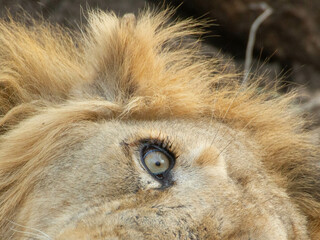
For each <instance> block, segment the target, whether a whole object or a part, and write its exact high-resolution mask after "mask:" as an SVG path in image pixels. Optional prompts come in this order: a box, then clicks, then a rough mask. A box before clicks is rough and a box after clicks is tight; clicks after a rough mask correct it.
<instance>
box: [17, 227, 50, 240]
mask: <svg viewBox="0 0 320 240" xmlns="http://www.w3.org/2000/svg"><path fill="white" fill-rule="evenodd" d="M11 230H12V231H14V232H16V233H22V234H24V235H30V236H33V237H36V238H39V239H45V240H52V239H51V238H47V237H46V236H44V235H41V234H37V233H33V232H27V231H20V230H17V229H14V228H11Z"/></svg>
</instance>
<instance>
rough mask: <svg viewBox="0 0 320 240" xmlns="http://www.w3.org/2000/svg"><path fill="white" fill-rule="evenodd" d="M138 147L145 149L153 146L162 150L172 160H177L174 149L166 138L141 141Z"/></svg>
mask: <svg viewBox="0 0 320 240" xmlns="http://www.w3.org/2000/svg"><path fill="white" fill-rule="evenodd" d="M140 145H142V146H145V147H146V146H152V145H155V146H157V147H160V148H162V149H164V150H165V151H166V152H167V153H168V154H169V155H171V157H172V158H173V159H177V157H178V156H177V151H176V148H175V147H174V145H173V143H172V142H171V141H170V139H169V138H168V137H165V138H148V139H142V140H140Z"/></svg>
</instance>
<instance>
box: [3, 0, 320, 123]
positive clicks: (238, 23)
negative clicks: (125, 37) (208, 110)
mask: <svg viewBox="0 0 320 240" xmlns="http://www.w3.org/2000/svg"><path fill="white" fill-rule="evenodd" d="M163 2H164V1H163V0H161V1H159V0H73V1H71V0H0V16H2V17H3V16H5V15H6V14H7V12H10V13H11V14H12V15H13V16H18V15H19V14H21V13H22V9H23V10H24V11H26V12H28V13H29V14H30V15H32V16H35V17H37V16H43V17H44V18H45V19H47V20H49V21H50V22H52V23H58V24H60V25H63V26H66V27H68V28H78V26H79V24H80V23H82V24H83V23H85V21H86V20H85V18H84V17H83V12H85V10H86V9H96V8H99V9H102V10H108V11H114V12H115V13H116V14H117V15H120V16H121V15H123V14H124V13H128V12H133V13H135V14H137V13H138V12H139V11H141V10H142V9H144V8H145V7H146V6H151V7H155V8H159V7H161V6H166V5H170V6H174V7H177V6H178V10H177V13H176V14H177V16H176V17H179V18H186V17H190V16H192V17H194V18H200V19H210V20H213V26H212V27H211V28H209V29H208V31H209V33H208V34H207V35H205V36H204V41H203V45H204V47H203V51H204V53H205V54H208V55H210V56H213V57H215V56H219V57H222V58H225V59H227V60H231V62H232V67H233V68H236V69H238V70H241V69H243V65H244V59H245V51H246V45H247V42H248V35H249V30H250V27H251V25H252V23H253V22H254V20H255V19H256V18H257V17H258V16H259V15H260V14H262V13H263V11H264V10H263V9H262V8H261V7H259V6H261V5H259V4H261V3H266V4H268V5H269V6H270V8H271V9H272V10H273V13H272V15H271V16H269V17H268V18H267V19H266V20H265V21H264V22H263V23H262V25H261V26H260V27H259V29H258V31H257V35H256V41H255V46H254V63H253V67H252V70H253V72H258V73H259V74H264V75H265V76H266V79H267V81H274V79H275V78H279V77H280V78H281V79H282V80H281V84H282V85H283V89H282V91H284V92H285V91H288V90H290V89H292V88H295V89H297V90H298V92H299V95H300V97H299V98H298V99H297V101H298V102H299V106H300V108H301V111H303V112H304V113H305V114H307V115H310V116H313V118H314V119H315V123H314V124H312V125H311V126H310V128H311V129H316V128H318V127H319V126H320V1H319V0H290V1H288V0H277V1H274V0H264V1H259V0H184V1H180V0H171V1H170V0H165V3H163Z"/></svg>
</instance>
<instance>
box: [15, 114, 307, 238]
mask: <svg viewBox="0 0 320 240" xmlns="http://www.w3.org/2000/svg"><path fill="white" fill-rule="evenodd" d="M36 121H38V120H36ZM30 122H31V121H30ZM42 124H43V126H45V125H46V124H47V123H46V122H45V121H44V122H43V123H42ZM35 126H36V125H35ZM22 127H23V126H22ZM24 127H26V128H29V129H30V127H31V126H24ZM37 127H39V126H37ZM52 131H53V130H52ZM48 134H50V133H48ZM65 134H67V135H68V136H67V137H68V139H69V142H68V143H67V144H68V150H67V151H66V148H65V146H64V145H61V144H60V141H61V142H63V141H64V137H63V136H62V137H59V139H57V142H56V143H53V145H55V148H54V149H53V151H54V157H53V158H52V159H51V164H49V165H48V166H46V167H44V168H43V170H42V173H41V177H40V178H39V179H38V181H39V182H38V184H37V185H36V186H35V188H34V190H33V192H32V194H30V195H29V197H28V198H27V200H26V201H25V203H24V206H23V208H22V210H21V212H20V215H19V216H18V221H17V222H22V223H24V224H25V225H26V228H25V229H24V230H25V231H27V230H28V229H38V230H40V231H42V232H43V233H46V234H47V235H48V236H50V239H57V240H80V239H83V240H87V239H90V240H102V239H246V240H248V239H257V240H258V239H261V240H262V239H263V240H266V239H270V240H271V239H294V237H296V238H298V237H299V238H300V239H303V238H304V237H305V235H304V231H305V229H303V228H301V223H303V222H304V219H303V218H302V217H301V216H300V215H299V214H298V213H297V211H295V210H294V209H295V208H294V206H293V205H292V204H291V203H289V202H288V201H287V195H286V193H285V192H284V190H283V189H280V188H278V187H276V185H275V183H274V182H273V181H272V179H271V178H270V177H269V176H268V175H267V173H266V172H265V170H264V169H263V166H261V164H259V163H258V162H259V161H257V159H259V158H260V156H259V154H257V153H258V151H259V149H258V148H257V147H256V144H255V143H254V142H250V140H248V138H247V137H246V136H245V134H243V133H241V132H239V131H238V132H236V131H233V130H231V129H230V128H228V127H226V126H224V125H221V124H218V123H213V122H210V121H203V122H199V123H198V124H195V123H192V122H186V121H126V122H125V121H123V122H122V121H102V122H100V123H94V124H93V123H87V122H85V123H83V124H81V125H79V124H78V125H76V126H72V125H70V126H69V127H68V133H65ZM29 137H30V138H33V136H29ZM17 151H19V150H18V149H17ZM48 157H52V156H51V155H50V156H48ZM158 165H159V166H158ZM148 166H149V167H148ZM38 235H39V239H42V238H43V239H45V237H44V236H42V238H41V234H38ZM26 236H28V235H27V234H26Z"/></svg>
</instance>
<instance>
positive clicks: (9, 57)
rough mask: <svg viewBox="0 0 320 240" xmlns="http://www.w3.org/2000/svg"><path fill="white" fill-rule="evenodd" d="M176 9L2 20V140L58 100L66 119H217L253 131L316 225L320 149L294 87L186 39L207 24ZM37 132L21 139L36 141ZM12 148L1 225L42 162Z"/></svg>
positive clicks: (0, 195) (5, 164)
mask: <svg viewBox="0 0 320 240" xmlns="http://www.w3.org/2000/svg"><path fill="white" fill-rule="evenodd" d="M171 16H172V11H169V10H166V11H161V12H153V11H150V10H148V11H145V12H143V13H141V14H140V15H139V16H138V17H137V20H135V19H134V17H133V16H132V15H125V17H123V18H118V17H117V16H115V15H114V14H112V13H104V12H92V13H91V14H90V16H89V18H88V21H89V24H88V27H86V28H85V29H83V30H82V33H81V34H79V33H77V32H74V33H73V32H70V31H67V30H64V29H62V28H60V27H57V26H52V25H50V24H48V23H45V22H36V21H34V22H33V24H31V25H28V26H26V25H25V24H24V23H20V22H15V21H13V20H12V19H9V20H2V21H1V22H0V114H1V118H0V131H1V134H2V136H1V138H0V144H3V143H4V142H5V139H10V132H12V131H15V128H16V127H17V126H19V124H20V122H21V121H26V120H27V119H28V118H29V117H30V116H34V115H36V114H40V115H41V113H42V112H43V111H44V110H46V109H51V108H52V109H57V110H56V111H57V112H56V113H57V114H56V115H52V116H50V117H51V118H52V119H55V121H57V122H59V123H62V124H63V123H64V122H65V123H70V122H73V123H76V122H78V121H84V120H85V121H96V120H97V119H99V118H120V119H124V120H126V119H137V120H139V119H144V120H152V119H161V118H162V119H168V118H172V119H173V118H184V119H189V120H192V121H196V120H198V119H204V118H205V119H208V120H211V119H212V120H214V121H219V122H223V123H226V124H228V125H230V126H231V127H233V128H238V129H240V130H243V131H249V132H250V133H251V134H252V135H253V137H254V138H255V139H256V141H257V142H258V143H260V145H261V146H262V152H261V154H262V157H263V159H264V164H265V166H266V168H267V169H269V170H270V172H271V173H272V174H274V176H275V177H276V178H277V181H278V182H279V184H280V186H283V187H284V188H286V189H288V190H287V191H288V193H289V195H290V196H291V197H293V198H294V199H295V201H296V203H297V204H299V205H300V207H301V209H302V211H303V212H304V213H305V214H306V215H308V216H309V218H310V219H315V222H314V227H315V228H316V227H317V226H319V225H317V224H320V221H319V215H320V187H319V186H320V173H319V171H318V170H317V169H319V167H318V166H319V163H317V162H316V160H317V159H316V154H318V153H317V152H316V150H315V147H314V146H313V145H312V143H311V139H310V136H309V134H308V132H306V131H305V130H304V124H305V120H303V118H302V117H300V116H298V115H297V114H296V111H294V107H293V105H292V104H291V103H292V99H293V96H294V95H293V94H287V95H285V96H278V95H277V94H275V90H267V89H265V90H261V89H258V88H257V85H258V84H251V85H250V86H248V87H246V88H243V87H242V86H241V84H240V83H239V76H238V74H230V73H229V72H227V71H225V69H226V67H225V66H223V65H222V64H220V63H219V61H218V60H217V59H209V58H207V57H205V56H203V55H201V52H200V49H199V44H198V43H199V41H198V40H196V41H191V42H190V41H187V42H188V43H186V41H185V40H186V39H187V38H189V37H190V36H198V35H199V34H201V33H202V32H203V31H202V30H201V28H202V26H203V24H201V23H197V22H195V21H193V20H190V19H188V20H183V21H177V22H170V21H169V20H170V17H171ZM60 107H61V110H59V108H60ZM45 127H46V128H47V129H44V128H45ZM45 127H44V128H42V127H41V126H39V138H40V139H42V137H43V139H44V136H46V134H48V132H49V131H51V130H52V128H53V127H52V126H51V128H49V127H48V126H45ZM60 131H61V132H63V128H61V129H60ZM24 134H25V135H24V136H26V134H27V130H26V132H25V133H24ZM235 137H236V136H235ZM53 140H54V139H53V138H51V139H50V138H47V139H45V141H44V142H43V144H50V141H53ZM30 141H32V140H29V141H27V142H23V141H22V140H21V144H22V145H23V146H25V147H26V146H29V148H34V149H36V147H37V146H36V143H32V142H30ZM28 144H29V145H28ZM10 147H11V146H10V145H8V146H7V148H6V150H5V151H6V153H3V152H0V229H1V228H2V227H3V226H5V225H6V220H7V219H8V218H9V217H8V216H10V214H11V213H12V211H13V209H14V208H15V207H17V206H18V205H19V204H20V203H21V202H22V200H23V196H24V194H25V193H26V191H28V190H27V189H23V187H25V186H29V188H30V186H32V185H33V184H34V182H35V181H36V180H35V179H36V176H34V174H33V175H32V174H31V172H32V171H34V170H32V169H37V168H38V169H40V166H41V164H43V163H40V162H36V161H34V162H33V163H32V164H33V165H32V166H33V167H32V169H31V167H30V164H27V163H28V161H29V159H30V156H27V154H28V153H19V155H18V154H17V153H15V152H14V149H12V148H10ZM22 149H23V148H22ZM30 151H31V150H30ZM48 152H50V150H48ZM33 153H34V154H35V153H36V151H34V152H33ZM3 156H11V158H6V159H3ZM317 164H318V165H317ZM39 171H40V170H39ZM28 174H30V175H28ZM26 176H29V177H27V178H26ZM22 183H23V184H22ZM21 186H23V187H21ZM13 197H14V198H13ZM8 199H11V200H10V201H9V200H8Z"/></svg>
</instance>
